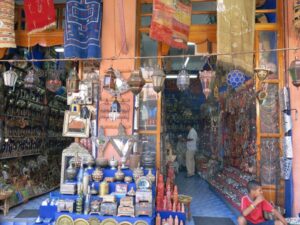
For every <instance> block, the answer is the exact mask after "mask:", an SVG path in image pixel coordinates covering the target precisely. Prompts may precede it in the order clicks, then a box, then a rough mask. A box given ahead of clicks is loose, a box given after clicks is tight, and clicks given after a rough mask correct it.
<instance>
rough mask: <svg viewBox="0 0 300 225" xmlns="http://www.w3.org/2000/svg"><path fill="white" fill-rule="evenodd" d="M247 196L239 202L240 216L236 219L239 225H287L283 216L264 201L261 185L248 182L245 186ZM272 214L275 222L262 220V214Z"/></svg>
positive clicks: (255, 182)
mask: <svg viewBox="0 0 300 225" xmlns="http://www.w3.org/2000/svg"><path fill="white" fill-rule="evenodd" d="M247 189H248V195H246V196H244V197H243V198H242V201H241V211H242V215H243V216H240V217H239V218H238V224H239V225H253V224H259V225H287V222H286V220H285V219H284V218H283V216H282V215H281V214H280V213H279V212H278V211H277V210H276V209H274V208H273V206H272V205H271V204H270V203H269V202H268V201H267V200H265V198H264V196H263V190H262V187H261V184H260V183H259V182H257V181H254V180H253V181H249V182H248V184H247ZM264 211H266V212H270V213H271V212H272V213H274V215H275V218H276V220H275V221H273V220H268V221H266V220H265V219H264V214H263V212H264Z"/></svg>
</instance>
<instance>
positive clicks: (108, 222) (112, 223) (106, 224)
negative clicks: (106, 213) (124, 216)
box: [101, 219, 118, 225]
mask: <svg viewBox="0 0 300 225" xmlns="http://www.w3.org/2000/svg"><path fill="white" fill-rule="evenodd" d="M101 225H118V222H117V221H116V220H114V219H105V220H103V221H102V223H101Z"/></svg>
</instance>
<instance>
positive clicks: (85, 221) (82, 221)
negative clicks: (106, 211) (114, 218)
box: [74, 218, 89, 225]
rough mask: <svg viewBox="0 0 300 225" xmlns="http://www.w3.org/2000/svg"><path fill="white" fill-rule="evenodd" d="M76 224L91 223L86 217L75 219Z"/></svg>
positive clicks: (84, 224) (87, 224) (85, 224)
mask: <svg viewBox="0 0 300 225" xmlns="http://www.w3.org/2000/svg"><path fill="white" fill-rule="evenodd" d="M74 225H89V222H88V221H87V220H85V219H82V218H78V219H76V220H75V221H74Z"/></svg>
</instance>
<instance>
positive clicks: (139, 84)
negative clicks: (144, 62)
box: [127, 69, 145, 95]
mask: <svg viewBox="0 0 300 225" xmlns="http://www.w3.org/2000/svg"><path fill="white" fill-rule="evenodd" d="M127 84H128V86H129V88H130V91H131V92H132V93H133V94H134V95H137V94H139V93H140V92H141V90H142V88H143V87H144V85H145V80H144V78H143V76H142V71H141V70H140V69H139V70H134V71H132V72H131V75H130V77H129V79H128V81H127Z"/></svg>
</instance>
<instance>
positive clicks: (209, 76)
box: [199, 70, 216, 99]
mask: <svg viewBox="0 0 300 225" xmlns="http://www.w3.org/2000/svg"><path fill="white" fill-rule="evenodd" d="M215 77H216V72H215V71H213V70H209V71H208V70H204V71H199V78H200V81H201V85H202V89H203V93H204V95H205V97H206V99H207V97H208V96H209V94H210V93H211V89H210V84H211V83H212V82H214V80H215Z"/></svg>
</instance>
